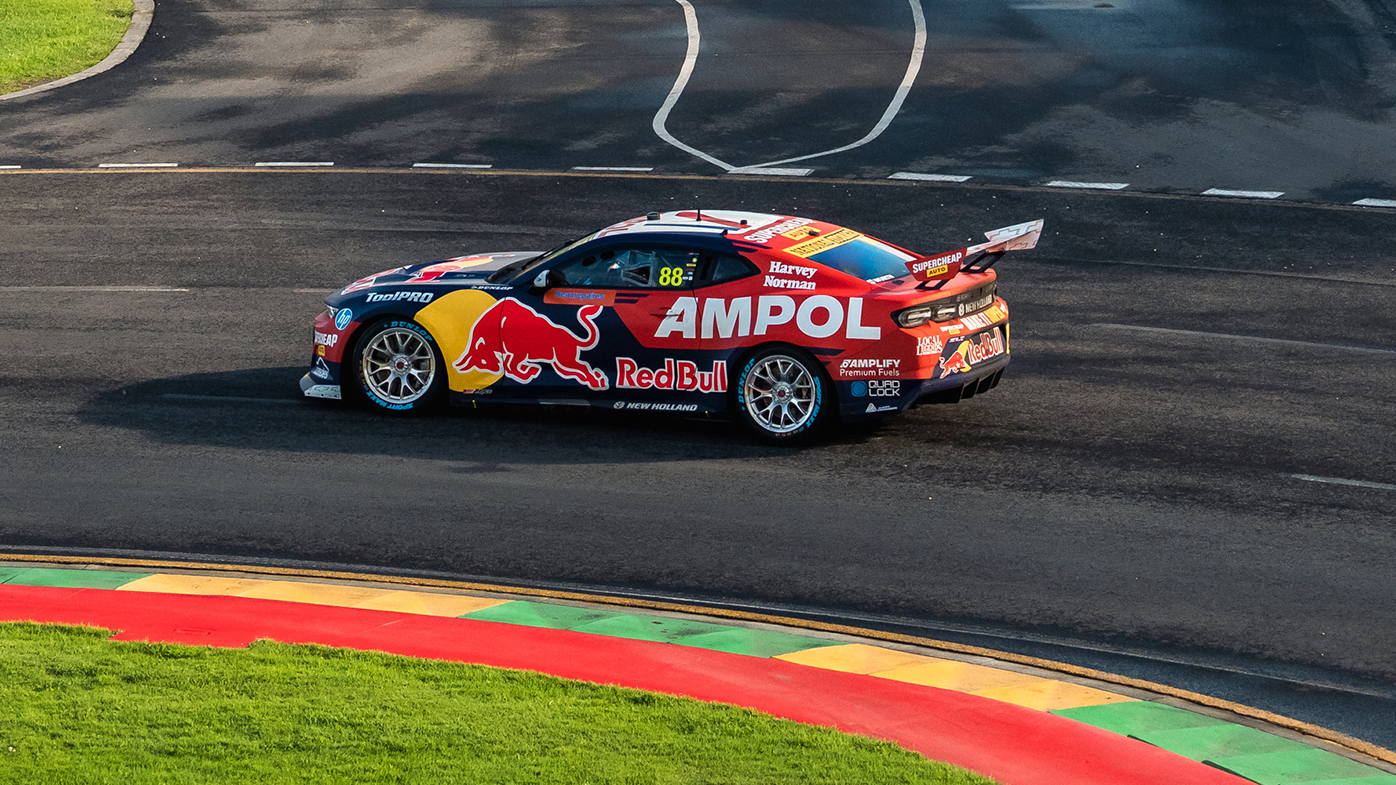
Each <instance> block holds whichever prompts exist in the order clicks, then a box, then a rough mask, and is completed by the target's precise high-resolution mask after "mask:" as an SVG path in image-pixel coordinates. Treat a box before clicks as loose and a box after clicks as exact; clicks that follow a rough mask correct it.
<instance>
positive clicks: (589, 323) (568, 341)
mask: <svg viewBox="0 0 1396 785" xmlns="http://www.w3.org/2000/svg"><path fill="white" fill-rule="evenodd" d="M599 313H601V306H599V305H588V306H585V307H582V308H579V309H577V321H578V322H581V325H582V328H583V329H584V330H585V331H586V334H585V335H584V336H577V335H576V334H574V333H573V332H572V331H571V330H569V329H567V328H566V327H563V326H562V325H559V324H555V323H554V322H553V321H552V320H551V319H549V318H548V317H546V316H544V315H542V314H540V313H538V312H537V311H535V310H533V309H532V308H530V307H529V306H527V305H525V304H524V303H522V302H519V301H518V300H516V299H514V298H513V297H508V298H505V299H503V300H500V301H499V302H497V303H495V304H494V305H492V306H490V308H489V310H487V311H485V312H484V313H483V314H481V315H480V318H479V320H478V321H476V322H475V325H474V326H473V327H471V328H470V341H469V343H467V344H466V349H465V351H464V352H462V353H461V356H460V359H458V360H456V362H455V367H456V369H457V370H459V371H462V372H465V371H483V372H484V373H502V374H504V375H505V376H507V377H509V378H510V379H513V380H514V381H516V382H518V383H520V384H528V383H529V382H531V381H533V380H534V378H536V377H537V376H538V374H539V373H541V372H542V370H543V368H542V366H541V365H540V363H547V364H548V365H551V366H552V367H553V371H555V372H556V373H557V375H558V376H561V377H563V378H564V379H572V380H574V381H577V382H580V383H581V384H584V385H586V386H587V387H590V388H591V389H593V390H604V389H606V388H607V386H608V382H607V379H606V373H605V372H604V371H600V370H597V369H596V368H593V367H592V366H591V365H589V364H588V363H587V362H586V361H584V360H583V359H582V352H584V351H587V350H589V349H594V348H595V347H596V343H597V341H598V340H599V339H600V337H601V333H600V331H599V330H597V329H596V316H597V314H599Z"/></svg>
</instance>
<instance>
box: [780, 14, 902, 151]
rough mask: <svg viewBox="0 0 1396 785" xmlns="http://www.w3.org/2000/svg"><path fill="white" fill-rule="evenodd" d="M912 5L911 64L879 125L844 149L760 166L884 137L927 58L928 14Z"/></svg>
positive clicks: (851, 147) (860, 145) (858, 144)
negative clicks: (914, 30)
mask: <svg viewBox="0 0 1396 785" xmlns="http://www.w3.org/2000/svg"><path fill="white" fill-rule="evenodd" d="M908 3H909V4H910V5H911V19H912V22H913V23H915V25H916V38H915V39H914V41H913V43H912V45H911V62H909V63H907V66H906V73H905V74H904V75H903V76H902V82H901V84H899V85H897V92H896V94H895V95H893V96H892V103H890V104H888V105H887V111H885V112H883V113H882V117H881V118H880V119H879V120H878V121H877V125H875V126H873V129H872V130H871V131H869V132H868V133H867V135H866V136H864V137H863V138H862V139H859V140H858V141H856V142H853V143H852V144H846V145H844V146H843V147H835V148H834V149H832V150H825V151H824V152H822V153H811V154H809V155H800V156H796V157H794V158H783V159H781V160H779V161H768V162H767V163H764V164H757V165H758V166H780V165H781V164H793V163H795V162H796V161H808V160H809V159H811V158H821V157H823V156H826V155H834V154H835V153H842V152H847V151H848V150H852V149H853V148H855V147H862V146H863V145H865V144H867V143H868V142H871V141H872V140H874V139H876V138H877V137H879V136H881V135H882V132H883V131H886V130H887V126H889V125H891V124H892V119H893V118H894V117H896V116H897V113H898V112H900V111H901V110H902V104H903V103H904V102H905V101H906V96H907V93H910V92H911V86H912V85H913V84H915V83H916V75H917V74H919V73H921V61H922V60H924V59H925V58H926V14H925V12H924V11H923V10H922V9H921V0H908Z"/></svg>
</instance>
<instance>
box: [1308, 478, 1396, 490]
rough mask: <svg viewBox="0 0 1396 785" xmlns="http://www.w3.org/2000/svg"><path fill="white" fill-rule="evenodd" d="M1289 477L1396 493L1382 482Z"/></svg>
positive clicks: (1394, 487) (1395, 487) (1393, 487)
mask: <svg viewBox="0 0 1396 785" xmlns="http://www.w3.org/2000/svg"><path fill="white" fill-rule="evenodd" d="M1289 476H1290V477H1293V478H1294V479H1296V480H1304V481H1305V482H1322V483H1328V484H1329V485H1351V486H1353V487H1354V488H1374V489H1376V490H1379V491H1396V485H1390V484H1388V483H1384V482H1367V481H1365V480H1344V479H1342V478H1341V477H1315V476H1314V475H1312V474H1291V475H1289Z"/></svg>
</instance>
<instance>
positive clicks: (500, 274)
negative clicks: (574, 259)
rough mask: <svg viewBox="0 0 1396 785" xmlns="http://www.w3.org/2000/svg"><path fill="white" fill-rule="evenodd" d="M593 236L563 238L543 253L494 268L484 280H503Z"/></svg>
mask: <svg viewBox="0 0 1396 785" xmlns="http://www.w3.org/2000/svg"><path fill="white" fill-rule="evenodd" d="M595 236H596V235H594V234H589V235H587V236H586V237H583V238H581V239H580V240H564V241H563V243H562V245H559V246H556V247H555V248H553V249H552V250H550V251H544V252H543V253H540V254H538V255H537V256H534V257H532V258H529V259H520V260H519V261H517V262H510V263H509V264H506V265H504V266H503V267H501V268H499V269H498V270H495V271H494V273H493V274H492V275H490V277H488V278H486V279H485V280H487V281H489V282H490V283H497V282H499V281H502V280H504V279H505V278H508V277H509V276H511V275H514V274H515V273H520V272H525V271H528V270H531V269H533V268H534V267H537V266H538V265H540V264H542V263H543V262H546V261H548V260H549V259H552V258H553V257H554V256H557V255H558V254H564V253H567V252H568V251H570V250H572V249H573V248H576V247H577V246H579V245H581V244H582V243H584V242H586V241H588V240H590V239H591V238H593V237H595Z"/></svg>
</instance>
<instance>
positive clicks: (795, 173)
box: [727, 166, 814, 177]
mask: <svg viewBox="0 0 1396 785" xmlns="http://www.w3.org/2000/svg"><path fill="white" fill-rule="evenodd" d="M813 171H814V170H813V169H782V168H779V167H769V166H741V167H738V168H736V169H729V170H727V173H728V174H769V175H773V176H775V177H804V176H805V175H807V174H809V173H810V172H813Z"/></svg>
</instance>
